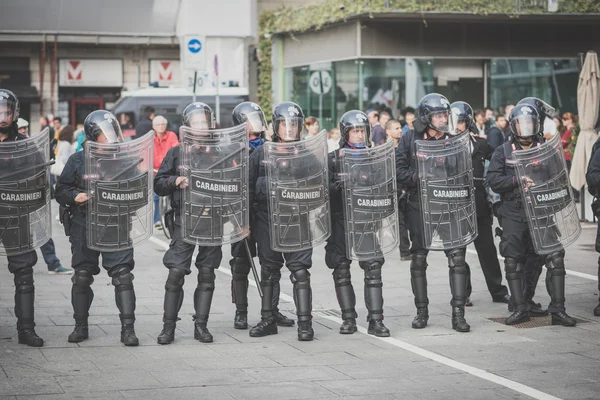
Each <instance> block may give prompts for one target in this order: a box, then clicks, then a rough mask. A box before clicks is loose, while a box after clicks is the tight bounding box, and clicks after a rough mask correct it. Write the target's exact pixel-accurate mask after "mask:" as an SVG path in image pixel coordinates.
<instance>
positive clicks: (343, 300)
mask: <svg viewBox="0 0 600 400" xmlns="http://www.w3.org/2000/svg"><path fill="white" fill-rule="evenodd" d="M340 135H341V147H342V148H350V149H364V148H367V147H369V146H370V136H371V126H370V124H369V120H368V117H367V114H365V113H364V112H362V111H359V110H352V111H348V112H346V113H345V114H344V115H342V118H341V119H340ZM339 159H340V150H339V149H338V150H335V151H334V152H333V153H330V154H329V160H328V164H329V165H328V166H329V180H330V193H331V198H330V202H331V210H332V214H331V223H332V231H331V236H329V238H328V239H327V245H326V246H325V262H326V264H327V267H329V268H330V269H332V270H333V273H332V275H333V282H334V284H335V293H336V295H337V299H338V302H339V304H340V308H341V310H342V319H343V321H344V322H343V323H342V326H341V327H340V333H341V334H352V333H354V332H356V330H357V326H356V317H357V316H358V314H357V313H356V310H355V306H356V297H355V294H354V288H353V287H352V280H351V275H350V264H351V263H352V260H350V259H348V258H347V255H346V254H347V252H346V232H345V227H344V214H343V209H344V202H343V200H342V197H343V196H342V189H343V181H344V179H343V178H340V175H341V171H340V165H339V162H338V160H339ZM348 179H351V178H350V177H348ZM362 179H363V180H367V179H368V177H364V176H362ZM384 262H385V260H384V259H383V257H381V258H374V259H372V260H368V261H360V262H359V263H358V265H359V266H360V268H361V269H362V270H363V271H364V274H365V289H364V291H365V304H366V306H367V310H368V312H369V314H368V316H367V321H368V322H369V328H368V333H369V334H374V335H375V336H380V337H388V336H390V331H389V329H388V328H387V327H386V326H385V325H384V324H383V293H382V287H383V282H382V280H381V267H382V266H383V263H384Z"/></svg>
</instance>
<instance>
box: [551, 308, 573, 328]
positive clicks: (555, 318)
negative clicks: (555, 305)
mask: <svg viewBox="0 0 600 400" xmlns="http://www.w3.org/2000/svg"><path fill="white" fill-rule="evenodd" d="M551 315H552V325H562V326H575V325H577V320H576V319H575V318H573V317H571V316H569V315H568V314H567V313H566V312H564V311H559V312H555V313H551Z"/></svg>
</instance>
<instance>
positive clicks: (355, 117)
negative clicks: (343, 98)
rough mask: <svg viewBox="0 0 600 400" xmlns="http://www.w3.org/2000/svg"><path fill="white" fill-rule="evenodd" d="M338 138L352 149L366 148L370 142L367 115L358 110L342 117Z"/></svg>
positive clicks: (369, 126)
mask: <svg viewBox="0 0 600 400" xmlns="http://www.w3.org/2000/svg"><path fill="white" fill-rule="evenodd" d="M340 136H341V138H342V140H343V141H344V142H346V143H348V144H350V145H351V146H352V147H358V148H361V147H368V146H369V144H370V142H371V124H370V123H369V118H368V117H367V114H365V113H364V112H362V111H360V110H352V111H348V112H346V113H345V114H344V115H342V118H340Z"/></svg>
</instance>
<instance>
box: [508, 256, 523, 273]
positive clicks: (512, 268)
mask: <svg viewBox="0 0 600 400" xmlns="http://www.w3.org/2000/svg"><path fill="white" fill-rule="evenodd" d="M504 270H505V271H506V273H507V274H508V273H513V272H523V264H522V263H520V262H517V260H516V259H515V258H510V257H506V258H505V259H504Z"/></svg>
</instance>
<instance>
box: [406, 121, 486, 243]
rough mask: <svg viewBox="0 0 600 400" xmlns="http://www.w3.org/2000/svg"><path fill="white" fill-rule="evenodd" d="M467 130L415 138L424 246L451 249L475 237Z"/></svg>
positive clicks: (473, 201) (471, 170)
mask: <svg viewBox="0 0 600 400" xmlns="http://www.w3.org/2000/svg"><path fill="white" fill-rule="evenodd" d="M470 140H471V138H470V136H469V133H468V132H467V133H464V134H462V135H459V136H455V137H451V138H448V139H446V140H418V141H416V142H415V144H416V152H415V156H416V157H417V165H418V168H419V197H420V202H421V214H422V219H423V235H424V240H425V242H424V243H425V247H427V248H428V249H430V250H450V249H455V248H457V247H463V246H466V245H468V244H469V243H471V242H472V241H473V240H475V238H476V237H477V214H476V213H475V192H474V188H473V168H472V164H471V149H470Z"/></svg>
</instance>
